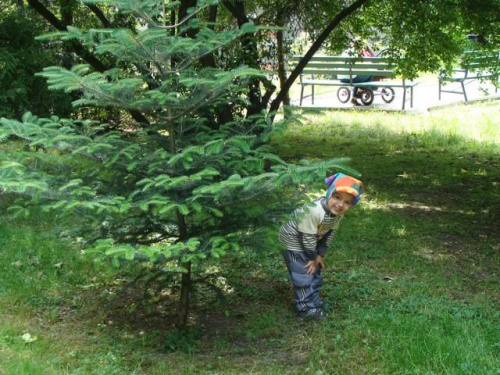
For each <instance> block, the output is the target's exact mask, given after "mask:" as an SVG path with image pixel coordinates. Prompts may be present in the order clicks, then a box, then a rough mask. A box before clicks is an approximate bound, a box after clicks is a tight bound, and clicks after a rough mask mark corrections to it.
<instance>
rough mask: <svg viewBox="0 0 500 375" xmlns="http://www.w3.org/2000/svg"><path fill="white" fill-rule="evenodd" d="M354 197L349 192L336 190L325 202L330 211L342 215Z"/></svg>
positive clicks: (351, 203)
mask: <svg viewBox="0 0 500 375" xmlns="http://www.w3.org/2000/svg"><path fill="white" fill-rule="evenodd" d="M353 201H354V197H353V196H352V195H351V194H349V193H344V192H336V193H334V194H333V195H332V196H331V198H330V199H329V200H328V202H327V204H326V205H327V207H328V209H329V210H330V212H331V213H333V214H335V215H342V214H345V213H346V212H347V211H349V210H350V209H351V207H352V205H353Z"/></svg>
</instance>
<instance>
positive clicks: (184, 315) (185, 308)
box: [177, 262, 191, 329]
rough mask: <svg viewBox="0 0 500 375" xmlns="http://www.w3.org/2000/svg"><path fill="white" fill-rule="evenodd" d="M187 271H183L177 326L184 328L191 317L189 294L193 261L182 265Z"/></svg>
mask: <svg viewBox="0 0 500 375" xmlns="http://www.w3.org/2000/svg"><path fill="white" fill-rule="evenodd" d="M182 267H184V268H185V269H186V270H187V271H186V272H183V273H182V279H181V296H180V301H179V311H178V314H179V315H178V318H177V319H178V320H177V328H179V329H184V328H186V326H187V323H188V318H189V296H190V291H191V262H187V263H184V264H183V265H182Z"/></svg>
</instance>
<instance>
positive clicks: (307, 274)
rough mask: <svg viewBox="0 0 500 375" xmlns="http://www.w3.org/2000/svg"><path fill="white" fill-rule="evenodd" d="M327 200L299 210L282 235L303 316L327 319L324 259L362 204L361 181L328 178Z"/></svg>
mask: <svg viewBox="0 0 500 375" xmlns="http://www.w3.org/2000/svg"><path fill="white" fill-rule="evenodd" d="M325 182H326V185H327V187H328V190H327V192H326V195H325V197H322V198H319V199H317V200H315V201H314V202H312V203H310V204H308V205H305V206H303V207H300V208H298V209H296V210H295V211H294V212H293V214H292V217H291V220H290V221H289V222H288V223H286V224H284V225H283V226H282V227H281V229H280V233H279V239H280V242H281V243H282V244H283V245H284V246H285V247H286V250H284V251H283V256H284V257H285V262H286V265H287V268H288V272H289V274H290V278H291V280H292V285H293V289H294V295H295V307H296V309H297V314H298V316H299V317H304V318H308V317H310V318H323V317H326V316H327V314H326V313H325V312H324V311H323V310H322V309H321V306H322V305H323V301H322V300H321V299H320V296H319V293H320V290H321V287H322V285H323V278H322V276H321V271H322V270H324V269H325V263H324V261H323V258H324V256H325V252H326V249H327V248H328V246H329V245H330V243H331V242H332V240H333V237H334V235H335V232H336V230H337V228H338V226H339V224H340V221H341V220H342V218H343V216H344V214H345V213H346V212H347V211H349V210H350V209H351V207H353V206H355V205H356V203H358V201H359V198H360V197H361V194H363V184H362V182H361V181H359V180H357V179H355V178H353V177H351V176H347V175H345V174H343V173H337V174H334V175H333V176H330V177H328V178H326V179H325Z"/></svg>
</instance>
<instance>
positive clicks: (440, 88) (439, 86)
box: [439, 81, 441, 100]
mask: <svg viewBox="0 0 500 375" xmlns="http://www.w3.org/2000/svg"><path fill="white" fill-rule="evenodd" d="M439 100H441V81H439Z"/></svg>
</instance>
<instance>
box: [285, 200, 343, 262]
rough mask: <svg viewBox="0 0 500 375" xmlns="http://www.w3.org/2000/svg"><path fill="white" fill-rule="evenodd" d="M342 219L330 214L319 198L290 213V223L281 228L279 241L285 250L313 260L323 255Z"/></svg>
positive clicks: (323, 201) (339, 216)
mask: <svg viewBox="0 0 500 375" xmlns="http://www.w3.org/2000/svg"><path fill="white" fill-rule="evenodd" d="M342 218H343V216H341V215H338V216H337V215H335V214H333V213H331V212H330V211H329V210H328V209H327V208H326V205H325V199H324V198H320V199H318V200H315V201H314V202H312V203H310V204H307V205H305V206H303V207H300V208H298V209H296V210H295V211H294V212H293V213H292V217H291V219H290V221H289V222H288V223H286V224H284V225H282V226H281V229H280V233H279V240H280V242H281V243H282V244H283V245H284V246H285V247H286V248H287V250H289V251H300V252H304V253H305V254H306V256H307V257H308V258H309V259H310V260H315V259H316V257H317V256H318V255H321V256H324V255H325V252H326V249H327V248H328V247H329V246H330V244H331V242H332V240H333V237H334V235H335V232H336V230H337V228H338V226H339V224H340V221H341V220H342Z"/></svg>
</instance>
